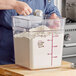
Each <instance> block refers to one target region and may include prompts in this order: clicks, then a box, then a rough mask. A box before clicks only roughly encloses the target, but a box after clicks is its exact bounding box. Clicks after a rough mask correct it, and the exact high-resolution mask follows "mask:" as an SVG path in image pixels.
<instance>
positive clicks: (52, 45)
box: [47, 33, 59, 66]
mask: <svg viewBox="0 0 76 76" xmlns="http://www.w3.org/2000/svg"><path fill="white" fill-rule="evenodd" d="M54 37H59V36H58V35H55V36H53V33H52V40H50V39H48V40H47V41H51V42H52V44H51V53H48V55H51V66H52V65H53V58H57V56H53V48H57V47H58V46H57V45H55V46H54V43H53V41H54Z"/></svg>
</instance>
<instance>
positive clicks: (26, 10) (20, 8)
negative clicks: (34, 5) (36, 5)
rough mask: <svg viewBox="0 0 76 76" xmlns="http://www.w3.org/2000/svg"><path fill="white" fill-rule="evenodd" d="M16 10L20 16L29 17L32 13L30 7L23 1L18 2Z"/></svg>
mask: <svg viewBox="0 0 76 76" xmlns="http://www.w3.org/2000/svg"><path fill="white" fill-rule="evenodd" d="M14 9H15V10H16V12H17V13H18V14H20V15H29V14H30V13H32V9H31V8H30V7H29V5H28V4H27V3H25V2H21V1H17V2H16V4H15V7H14Z"/></svg>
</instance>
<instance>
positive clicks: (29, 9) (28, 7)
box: [26, 5, 32, 13]
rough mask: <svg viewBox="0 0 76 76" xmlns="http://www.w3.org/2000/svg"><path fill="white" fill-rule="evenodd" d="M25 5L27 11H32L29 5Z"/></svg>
mask: <svg viewBox="0 0 76 76" xmlns="http://www.w3.org/2000/svg"><path fill="white" fill-rule="evenodd" d="M26 6H27V9H28V11H29V12H30V13H32V9H31V8H30V6H29V5H26Z"/></svg>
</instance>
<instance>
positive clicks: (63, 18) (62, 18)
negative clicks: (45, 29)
mask: <svg viewBox="0 0 76 76" xmlns="http://www.w3.org/2000/svg"><path fill="white" fill-rule="evenodd" d="M18 17H25V16H12V18H16V19H22V20H27V21H30V20H29V19H24V18H18ZM42 20H58V19H42ZM59 20H66V18H65V17H61V18H59ZM31 21H38V20H31Z"/></svg>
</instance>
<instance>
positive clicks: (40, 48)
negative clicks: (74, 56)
mask: <svg viewBox="0 0 76 76" xmlns="http://www.w3.org/2000/svg"><path fill="white" fill-rule="evenodd" d="M14 22H15V21H14ZM37 23H38V25H39V26H37V27H34V28H31V29H29V31H28V32H27V31H26V30H25V31H24V29H25V28H21V27H20V26H19V27H18V26H16V25H15V26H14V29H15V28H17V27H18V28H21V29H23V31H21V30H20V29H17V30H16V29H15V31H19V32H17V33H16V34H14V47H15V63H16V64H18V65H21V66H24V67H27V68H30V69H41V68H52V67H59V66H61V61H62V50H63V35H64V32H63V30H60V29H57V30H56V29H51V28H48V27H47V26H46V24H47V23H46V21H45V22H42V24H44V25H42V24H41V22H40V23H39V22H37ZM37 23H36V22H35V24H36V25H37ZM45 23H46V24H45ZM31 25H32V24H31ZM50 25H51V24H50Z"/></svg>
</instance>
